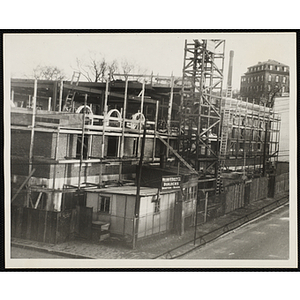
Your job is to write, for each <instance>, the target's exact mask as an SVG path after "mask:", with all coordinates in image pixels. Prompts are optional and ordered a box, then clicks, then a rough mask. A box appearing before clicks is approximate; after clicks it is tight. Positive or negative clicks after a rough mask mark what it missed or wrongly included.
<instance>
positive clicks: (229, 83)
mask: <svg viewBox="0 0 300 300" xmlns="http://www.w3.org/2000/svg"><path fill="white" fill-rule="evenodd" d="M233 56H234V51H233V50H230V53H229V69H228V78H227V94H226V97H232V67H233Z"/></svg>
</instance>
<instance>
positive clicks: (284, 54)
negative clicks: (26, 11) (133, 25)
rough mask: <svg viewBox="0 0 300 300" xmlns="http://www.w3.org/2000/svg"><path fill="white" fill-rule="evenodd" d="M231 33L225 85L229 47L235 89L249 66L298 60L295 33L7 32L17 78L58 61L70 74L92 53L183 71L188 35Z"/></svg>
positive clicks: (157, 70) (7, 53)
mask: <svg viewBox="0 0 300 300" xmlns="http://www.w3.org/2000/svg"><path fill="white" fill-rule="evenodd" d="M195 38H196V39H210V38H220V39H225V41H226V42H225V61H224V63H225V65H224V66H225V68H224V85H223V86H226V83H227V73H228V64H229V52H230V50H233V51H234V58H233V79H232V86H233V89H239V88H240V79H241V76H242V75H243V74H244V73H245V72H246V71H247V67H249V66H251V65H255V64H257V63H258V62H259V61H261V62H262V61H266V60H268V59H273V60H276V61H279V62H281V63H284V64H286V65H289V66H290V67H292V66H293V65H294V64H295V46H294V45H295V35H294V34H293V33H283V32H282V33H221V32H220V33H203V32H199V33H99V34H94V33H93V34H88V33H86V34H82V33H81V34H64V33H60V34H40V33H39V34H25V33H24V34H6V35H4V61H5V68H7V70H9V74H10V76H11V77H13V78H24V77H27V78H32V74H33V69H34V68H36V67H37V66H38V65H42V66H56V67H58V68H59V69H62V70H63V71H64V73H65V75H66V77H67V79H70V78H71V76H72V73H73V71H74V69H75V68H76V59H77V58H78V59H80V60H82V61H87V60H88V58H89V57H90V56H96V57H99V58H101V57H104V58H105V59H106V61H113V60H114V59H116V60H117V61H118V62H121V61H122V60H127V61H128V62H130V63H133V64H134V65H136V66H139V67H140V68H141V69H142V70H146V73H147V74H149V75H150V74H151V72H153V73H154V74H159V75H162V76H170V75H171V74H172V73H173V74H174V75H175V76H182V66H183V55H184V43H185V40H186V39H187V41H188V42H191V41H192V40H193V39H195Z"/></svg>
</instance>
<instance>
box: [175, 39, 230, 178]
mask: <svg viewBox="0 0 300 300" xmlns="http://www.w3.org/2000/svg"><path fill="white" fill-rule="evenodd" d="M224 51H225V40H219V39H215V40H194V41H193V43H187V41H185V48H184V64H183V83H182V90H181V105H180V125H181V126H180V130H181V132H180V143H179V152H180V154H181V156H182V157H184V158H185V160H187V161H188V162H189V163H190V164H191V165H192V166H193V167H194V168H195V169H196V170H197V171H198V172H200V173H199V174H200V175H201V174H203V177H205V176H206V175H208V174H210V175H215V176H217V173H218V160H219V148H220V147H219V141H220V137H221V131H220V126H221V100H222V85H223V69H224Z"/></svg>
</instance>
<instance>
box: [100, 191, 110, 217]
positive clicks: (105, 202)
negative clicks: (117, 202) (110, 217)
mask: <svg viewBox="0 0 300 300" xmlns="http://www.w3.org/2000/svg"><path fill="white" fill-rule="evenodd" d="M109 208H110V197H107V196H101V195H99V200H98V212H100V213H109Z"/></svg>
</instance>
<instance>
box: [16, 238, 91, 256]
mask: <svg viewBox="0 0 300 300" xmlns="http://www.w3.org/2000/svg"><path fill="white" fill-rule="evenodd" d="M11 246H13V247H17V248H23V249H28V250H34V251H39V252H44V253H50V254H55V255H59V256H64V257H68V258H77V259H95V258H94V257H90V256H84V255H79V254H75V253H68V252H63V251H57V250H51V249H46V248H42V247H37V246H32V245H24V244H20V243H17V242H11Z"/></svg>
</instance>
